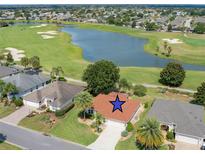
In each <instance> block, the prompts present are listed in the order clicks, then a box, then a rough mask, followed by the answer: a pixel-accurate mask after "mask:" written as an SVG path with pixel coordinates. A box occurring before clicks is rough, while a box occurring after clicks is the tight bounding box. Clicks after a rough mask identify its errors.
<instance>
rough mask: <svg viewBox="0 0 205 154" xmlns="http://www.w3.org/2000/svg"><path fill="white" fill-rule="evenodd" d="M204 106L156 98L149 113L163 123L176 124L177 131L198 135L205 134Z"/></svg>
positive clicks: (149, 115)
mask: <svg viewBox="0 0 205 154" xmlns="http://www.w3.org/2000/svg"><path fill="white" fill-rule="evenodd" d="M204 113H205V112H204V107H203V106H200V105H195V104H190V103H188V102H181V101H177V100H156V101H155V102H154V104H153V106H152V108H151V110H150V111H149V113H148V117H154V118H156V119H158V120H159V121H160V122H162V123H166V124H171V123H174V124H176V132H177V133H182V134H186V135H192V136H196V137H203V136H204V135H205V121H204Z"/></svg>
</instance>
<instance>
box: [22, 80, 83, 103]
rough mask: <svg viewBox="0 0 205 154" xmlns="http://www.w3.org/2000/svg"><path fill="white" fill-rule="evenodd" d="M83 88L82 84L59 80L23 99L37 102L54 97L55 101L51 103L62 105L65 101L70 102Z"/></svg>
mask: <svg viewBox="0 0 205 154" xmlns="http://www.w3.org/2000/svg"><path fill="white" fill-rule="evenodd" d="M83 89H84V87H82V86H77V85H71V84H68V83H66V82H63V81H57V82H53V83H51V84H49V85H47V86H46V87H44V88H42V89H39V90H37V91H34V92H32V93H30V94H28V95H26V96H24V97H23V99H24V100H27V101H31V102H36V103H39V102H40V101H43V99H45V98H49V99H54V100H55V101H54V102H52V103H50V105H52V106H53V107H61V106H62V105H64V104H65V103H70V101H71V100H72V99H73V97H74V96H75V95H76V94H77V93H79V92H80V91H82V90H83Z"/></svg>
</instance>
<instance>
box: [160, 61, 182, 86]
mask: <svg viewBox="0 0 205 154" xmlns="http://www.w3.org/2000/svg"><path fill="white" fill-rule="evenodd" d="M184 78H185V71H184V69H183V67H182V66H181V65H180V64H178V63H174V62H172V63H169V64H167V66H166V67H165V68H164V69H163V70H162V71H161V72H160V79H159V82H160V83H162V84H164V85H166V86H173V87H179V86H180V85H181V84H182V82H183V81H184Z"/></svg>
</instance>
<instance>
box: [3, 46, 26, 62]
mask: <svg viewBox="0 0 205 154" xmlns="http://www.w3.org/2000/svg"><path fill="white" fill-rule="evenodd" d="M5 50H7V51H9V52H10V53H11V55H12V57H13V59H14V61H20V60H21V58H23V57H25V55H24V54H23V53H24V50H18V49H16V48H11V47H8V48H5ZM4 54H8V52H5V53H4Z"/></svg>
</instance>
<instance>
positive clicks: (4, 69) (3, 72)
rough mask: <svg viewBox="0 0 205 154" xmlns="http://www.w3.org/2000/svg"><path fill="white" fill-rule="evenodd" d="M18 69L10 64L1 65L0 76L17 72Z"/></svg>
mask: <svg viewBox="0 0 205 154" xmlns="http://www.w3.org/2000/svg"><path fill="white" fill-rule="evenodd" d="M18 72H19V70H18V69H16V68H13V67H8V66H0V78H3V77H6V76H11V75H14V74H17V73H18Z"/></svg>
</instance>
